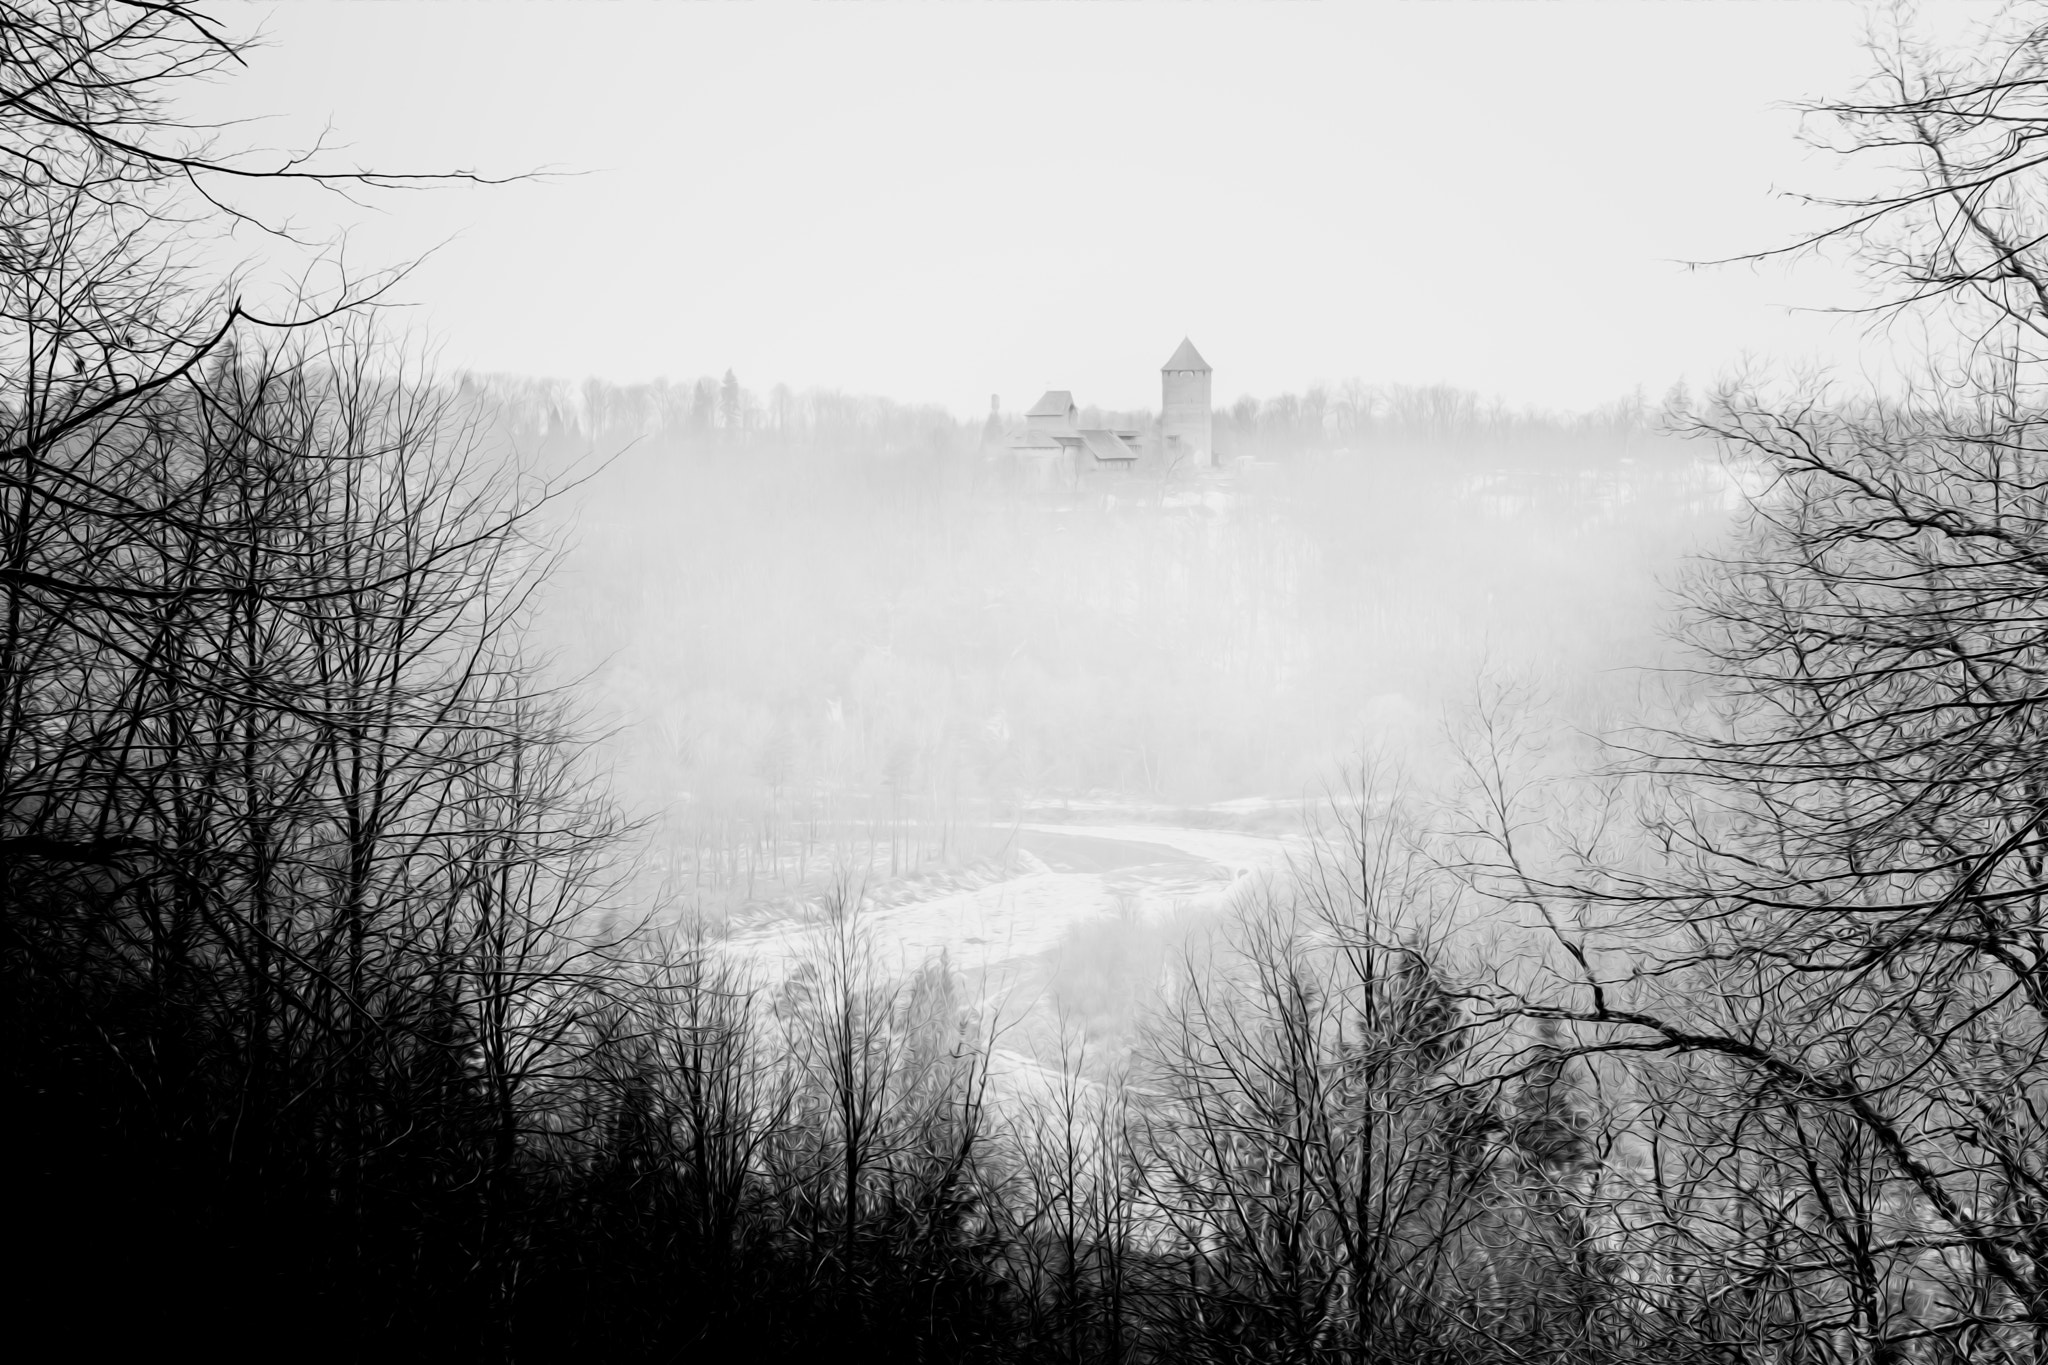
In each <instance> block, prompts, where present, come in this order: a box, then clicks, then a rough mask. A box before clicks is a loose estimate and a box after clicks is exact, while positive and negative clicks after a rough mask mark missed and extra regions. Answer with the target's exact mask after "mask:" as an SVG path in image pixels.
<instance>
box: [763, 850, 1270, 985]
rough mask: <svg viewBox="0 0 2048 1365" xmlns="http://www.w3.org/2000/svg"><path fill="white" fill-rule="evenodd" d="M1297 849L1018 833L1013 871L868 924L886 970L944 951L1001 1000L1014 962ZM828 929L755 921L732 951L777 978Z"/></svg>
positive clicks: (1204, 895)
mask: <svg viewBox="0 0 2048 1365" xmlns="http://www.w3.org/2000/svg"><path fill="white" fill-rule="evenodd" d="M1293 844H1294V841H1292V840H1289V839H1282V838H1279V837H1275V836H1273V835H1266V834H1253V833H1241V832H1238V831H1234V830H1215V829H1189V828H1181V827H1177V826H1172V825H1157V824H1116V825H1097V824H1089V825H1052V824H1028V825H1020V826H1018V828H1017V833H1016V837H1015V840H1014V842H1013V847H1012V849H1011V851H1010V857H1009V860H1008V861H1009V874H1008V875H1004V876H1001V877H1000V879H999V880H995V881H992V882H988V883H987V884H984V885H980V886H973V887H968V888H964V889H939V888H934V889H933V891H932V892H931V894H929V895H918V894H916V893H915V892H913V893H912V894H910V895H909V896H908V897H907V898H906V897H899V896H890V897H887V898H884V899H881V900H880V902H879V903H875V904H870V905H868V906H867V907H866V908H864V909H862V911H861V912H860V924H861V926H862V929H863V932H865V933H866V934H867V935H869V936H870V938H871V941H872V943H873V944H874V947H875V950H876V956H877V960H878V965H880V966H882V967H883V968H884V969H885V970H886V969H895V970H908V969H912V968H915V967H917V966H918V965H919V964H921V963H923V962H925V961H926V960H927V959H929V958H931V957H933V956H935V955H937V954H938V953H940V952H942V951H943V952H945V953H946V954H947V955H948V956H949V957H950V958H951V960H952V962H953V964H954V965H955V966H956V967H958V968H959V969H961V970H962V971H965V972H966V973H967V974H968V976H969V978H970V980H972V979H975V978H979V979H980V980H981V981H982V983H983V985H984V988H985V990H986V991H988V992H990V993H993V992H996V991H999V990H1001V989H1002V988H1003V987H1004V986H1006V985H1008V984H1010V982H1011V981H1012V980H1014V976H1015V973H1014V970H1013V969H1014V968H1015V967H1016V966H1017V964H1019V963H1022V962H1025V961H1029V960H1031V959H1035V958H1039V957H1042V956H1043V955H1045V954H1047V953H1050V952H1052V951H1053V950H1054V949H1056V948H1057V947H1058V946H1059V944H1060V941H1061V940H1062V939H1063V938H1064V937H1065V936H1066V935H1067V933H1068V931H1069V930H1071V929H1072V928H1074V927H1075V926H1076V925H1079V924H1082V923H1084V922H1086V921H1088V920H1090V919H1093V918H1096V917H1099V916H1111V915H1123V916H1127V917H1135V918H1137V919H1138V920H1140V921H1141V922H1143V921H1158V920H1162V919H1164V918H1165V917H1166V916H1168V915H1170V914H1172V913H1173V912H1175V911H1176V910H1184V909H1201V908H1205V907H1207V906H1210V905H1213V904H1215V903H1218V902H1220V901H1221V900H1222V899H1223V898H1224V897H1226V896H1228V895H1229V894H1231V892H1232V890H1233V889H1235V888H1236V886H1237V884H1238V883H1239V882H1240V881H1242V880H1244V879H1245V878H1260V877H1264V876H1266V875H1269V874H1276V873H1278V872H1279V871H1280V870H1281V869H1282V868H1283V867H1284V866H1285V864H1286V861H1287V858H1288V854H1289V852H1290V849H1291V848H1292V847H1293ZM820 932H821V928H820V926H819V925H818V924H817V922H816V921H815V920H810V921H808V922H807V921H805V920H802V919H795V918H792V919H785V920H779V921H775V922H771V923H767V924H758V923H757V924H754V925H752V926H749V927H748V928H746V929H743V930H741V931H740V932H738V933H736V934H735V935H734V936H733V937H732V938H731V940H730V941H729V947H730V950H731V951H732V952H734V953H736V954H738V955H739V956H740V957H741V958H742V959H743V960H745V961H747V962H748V963H749V964H750V965H752V966H753V967H754V968H755V969H756V970H757V971H758V972H760V974H761V975H762V976H763V977H764V978H766V979H769V980H774V979H777V978H779V977H780V976H781V975H782V974H783V973H784V972H786V971H787V970H788V969H789V967H790V966H792V965H794V963H795V962H796V961H797V960H799V959H800V958H801V957H802V956H803V955H804V953H805V952H806V950H807V949H808V947H809V946H810V944H811V943H812V941H813V940H814V939H815V937H816V935H817V934H819V933H820Z"/></svg>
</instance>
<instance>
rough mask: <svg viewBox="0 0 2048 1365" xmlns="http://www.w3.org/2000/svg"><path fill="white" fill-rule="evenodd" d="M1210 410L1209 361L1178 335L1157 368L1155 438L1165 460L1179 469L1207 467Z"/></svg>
mask: <svg viewBox="0 0 2048 1365" xmlns="http://www.w3.org/2000/svg"><path fill="white" fill-rule="evenodd" d="M1212 412H1213V409H1212V408H1211V407H1210V404H1209V362H1208V361H1206V360H1204V359H1202V353H1201V352H1200V351H1197V350H1196V349H1195V343H1194V342H1192V341H1189V340H1188V339H1187V338H1186V337H1182V338H1181V342H1180V349H1179V350H1177V351H1175V352H1174V353H1173V358H1172V359H1171V360H1169V361H1167V362H1166V363H1165V364H1164V365H1161V366H1160V367H1159V438H1160V441H1161V442H1162V444H1163V445H1164V446H1165V450H1164V451H1163V453H1164V455H1165V457H1166V460H1167V463H1169V464H1176V463H1177V464H1179V465H1180V466H1181V467H1182V468H1183V469H1207V468H1209V467H1210V466H1212V465H1214V464H1215V463H1216V446H1215V443H1214V441H1213V440H1212V439H1211V424H1212V420H1213V419H1212Z"/></svg>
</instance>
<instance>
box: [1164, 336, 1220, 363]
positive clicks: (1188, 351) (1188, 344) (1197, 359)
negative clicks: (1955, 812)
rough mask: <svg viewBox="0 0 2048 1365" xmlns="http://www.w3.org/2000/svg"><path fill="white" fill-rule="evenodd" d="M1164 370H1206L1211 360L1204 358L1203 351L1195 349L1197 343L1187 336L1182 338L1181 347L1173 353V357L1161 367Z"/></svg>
mask: <svg viewBox="0 0 2048 1365" xmlns="http://www.w3.org/2000/svg"><path fill="white" fill-rule="evenodd" d="M1159 368H1160V369H1162V370H1206V369H1208V368H1209V362H1208V361H1206V360H1204V359H1202V353H1201V352H1200V351H1198V350H1196V349H1195V343H1194V342H1192V341H1189V340H1188V339H1187V338H1186V337H1182V338H1181V339H1180V349H1179V350H1178V351H1175V352H1174V353H1173V359H1171V360H1169V361H1167V362H1166V363H1165V364H1164V365H1161V366H1160V367H1159Z"/></svg>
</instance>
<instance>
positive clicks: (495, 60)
mask: <svg viewBox="0 0 2048 1365" xmlns="http://www.w3.org/2000/svg"><path fill="white" fill-rule="evenodd" d="M227 13H228V15H229V17H231V18H232V19H235V20H237V21H242V20H246V21H247V26H248V27H249V28H251V29H253V28H255V27H257V26H258V25H259V24H260V26H261V28H262V29H263V30H264V32H265V33H266V34H267V35H268V39H269V43H270V45H269V46H268V48H267V49H265V50H263V51H261V52H259V53H257V54H256V55H255V57H254V58H253V64H252V67H251V69H250V70H249V71H248V72H247V73H245V74H243V75H241V76H239V77H237V78H236V79H234V80H232V81H230V82H227V83H224V84H223V85H221V86H220V87H219V88H218V89H217V90H215V91H213V92H210V93H209V94H208V96H207V97H206V102H205V106H204V107H205V109H206V110H208V111H212V112H232V113H237V114H242V115H250V116H255V115H275V116H276V117H274V118H272V119H271V120H270V121H269V122H267V123H265V124H263V125H261V126H259V127H258V128H257V129H254V130H247V131H245V133H244V134H243V136H245V137H247V138H250V139H252V140H255V141H258V142H262V143H266V144H271V145H289V144H291V143H293V142H297V141H303V140H305V139H307V138H309V137H311V136H314V135H316V134H318V133H319V131H320V129H321V127H322V125H323V124H331V125H332V128H333V139H334V141H335V142H337V143H338V144H341V145H343V146H345V147H346V149H347V155H348V156H349V157H351V158H353V159H356V160H358V161H360V162H362V163H365V164H372V165H377V166H379V167H397V168H430V169H432V168H444V167H449V166H473V167H475V168H477V169H480V170H485V171H492V172H511V171H519V170H525V169H530V168H535V167H543V166H546V167H555V168H561V169H566V170H573V171H579V172H583V174H580V175H575V176H568V177H563V178H559V179H554V180H552V181H549V182H546V183H536V184H524V185H515V186H509V187H500V188H494V189H488V190H440V191H433V192H428V193H421V194H408V195H402V196H397V197H394V198H388V199H386V200H384V201H382V204H383V211H382V212H381V213H379V214H376V215H370V216H366V217H363V219H362V221H361V222H360V224H359V225H358V226H357V227H356V228H355V229H354V230H353V234H352V237H351V242H350V247H349V254H350V256H351V258H352V259H354V260H356V261H359V262H378V263H388V262H391V261H394V260H398V259H401V258H404V257H407V256H410V255H414V254H417V253H419V252H421V251H424V250H426V249H428V248H430V247H433V246H435V245H436V244H440V243H446V245H445V246H443V247H442V249H441V250H439V251H438V252H437V253H436V254H435V255H434V256H433V257H432V258H431V259H429V260H428V261H427V262H426V263H425V264H424V265H423V266H422V267H421V268H420V269H419V271H418V272H417V273H416V274H415V275H414V276H413V277H412V278H411V279H410V280H409V281H408V282H407V284H406V285H405V295H406V297H407V298H408V299H409V300H411V301H414V302H416V303H417V304H418V305H419V307H418V309H417V312H416V313H415V314H414V319H415V320H416V321H417V322H418V323H420V324H422V325H424V326H425V327H426V328H427V329H428V330H430V331H431V333H432V334H433V335H434V337H435V338H436V339H437V341H438V344H439V346H440V354H441V357H442V361H443V363H444V364H445V365H447V366H449V367H466V368H476V369H482V370H505V371H515V372H521V373H527V374H535V375H553V376H560V377H565V378H581V377H582V376H585V375H591V374H595V375H601V376H605V377H608V378H612V379H617V380H622V381H623V380H637V379H647V378H652V377H655V376H657V375H664V374H665V375H668V376H670V377H673V378H690V377H694V376H697V375H700V374H706V373H718V372H721V371H723V370H724V369H725V368H726V367H727V366H728V365H730V366H732V367H733V368H734V369H736V370H737V372H738V373H739V375H740V378H741V380H742V381H743V382H744V383H746V384H747V385H748V386H749V387H750V388H753V389H756V390H758V391H765V390H766V389H767V388H768V387H769V386H771V385H772V384H773V383H775V382H776V381H777V380H783V381H786V382H789V383H790V384H792V385H794V386H796V387H799V388H802V387H808V386H811V385H823V386H829V387H837V388H842V389H847V390H851V391H859V392H871V393H884V394H889V395H892V396H895V397H898V398H902V399H906V400H927V401H939V402H943V403H946V404H947V405H949V406H951V407H953V408H955V409H956V410H958V411H960V412H962V413H974V412H978V411H981V410H983V409H985V407H986V405H987V402H988V395H989V394H990V393H991V392H996V393H1000V394H1001V395H1002V396H1003V399H1004V402H1005V404H1006V406H1010V407H1013V408H1020V407H1022V406H1024V405H1026V404H1028V403H1029V402H1030V401H1031V400H1032V399H1033V398H1035V397H1036V396H1037V393H1038V392H1039V391H1040V390H1041V389H1043V388H1045V387H1047V386H1048V385H1053V386H1058V387H1065V388H1071V389H1073V390H1074V391H1075V393H1076V396H1077V398H1079V399H1080V400H1081V401H1082V402H1084V403H1089V402H1095V403H1102V404H1105V405H1110V406H1131V407H1143V406H1152V405H1154V404H1156V402H1157V399H1158V367H1159V364H1160V362H1161V361H1163V360H1164V359H1165V358H1166V357H1167V355H1168V354H1169V353H1170V352H1171V351H1172V350H1173V348H1174V346H1175V345H1176V344H1177V343H1178V342H1179V340H1180V338H1181V336H1182V334H1183V333H1186V334H1189V335H1191V336H1192V337H1193V338H1194V340H1195V343H1196V345H1197V346H1199V347H1200V348H1201V350H1202V352H1203V354H1204V355H1205V356H1206V357H1207V358H1208V360H1209V362H1210V363H1211V364H1212V365H1213V366H1214V367H1215V369H1216V393H1217V398H1218V401H1219V402H1221V403H1227V402H1228V401H1230V400H1231V399H1233V398H1235V397H1236V396H1237V395H1239V394H1241V393H1246V392H1250V393H1255V394H1258V395H1261V396H1264V395H1268V394H1272V393H1276V392H1279V391H1281V390H1284V389H1295V390H1299V389H1301V388H1303V387H1305V386H1306V385H1308V384H1310V383H1312V382H1315V381H1318V380H1323V381H1332V382H1334V381H1341V380H1343V379H1345V378H1349V377H1357V378H1361V379H1364V380H1367V381H1404V382H1431V381H1437V380H1448V381H1451V382H1454V383H1458V384H1463V385H1467V386H1470V387H1473V388H1477V389H1480V390H1482V391H1485V392H1488V393H1498V394H1501V395H1503V396H1505V397H1506V398H1508V399H1509V400H1510V401H1513V402H1517V403H1533V404H1540V405H1545V406H1555V407H1577V406H1585V405H1590V404H1593V403H1597V402H1601V401H1604V400H1606V399H1609V398H1612V397H1614V396H1616V395H1618V394H1620V393H1622V392H1625V391H1626V390H1628V389H1629V388H1631V387H1633V386H1634V385H1636V384H1638V383H1641V384H1643V385H1645V386H1646V387H1647V388H1649V390H1650V391H1651V393H1652V395H1653V396H1654V395H1655V394H1657V393H1659V392H1661V391H1662V389H1663V388H1664V387H1665V386H1666V385H1668V384H1669V383H1670V382H1671V381H1672V380H1673V379H1674V378H1676V377H1678V376H1679V375H1681V374H1683V375H1686V376H1688V377H1689V378H1690V379H1691V380H1692V381H1693V382H1694V383H1695V384H1696V385H1697V384H1699V383H1701V382H1703V381H1706V380H1710V379H1711V378H1712V377H1713V375H1714V374H1715V373H1716V372H1718V371H1721V370H1723V369H1725V368H1727V367H1728V366H1730V365H1731V364H1733V363H1735V362H1736V361H1737V360H1738V358H1739V357H1740V356H1741V355H1742V354H1743V353H1744V352H1745V351H1747V352H1750V353H1753V354H1755V355H1759V356H1764V357H1772V358H1779V359H1786V360H1791V359H1799V358H1805V357H1814V356H1818V357H1821V358H1823V359H1825V360H1829V361H1832V362H1834V363H1837V364H1842V365H1847V366H1850V367H1852V368H1853V367H1854V366H1855V365H1856V364H1858V363H1859V362H1858V361H1857V360H1856V358H1855V356H1856V349H1857V346H1858V344H1859V339H1858V334H1857V332H1856V330H1855V329H1854V327H1853V326H1850V325H1846V324H1843V323H1840V322H1837V321H1834V320H1831V319H1823V318H1818V317H1814V316H1810V315H1797V314H1794V313H1791V312H1789V311H1788V306H1789V305H1795V304H1812V303H1821V302H1826V301H1828V300H1829V299H1832V298H1840V297H1843V295H1842V294H1841V293H1840V288H1841V286H1840V284H1839V281H1838V279H1837V278H1836V277H1834V276H1833V275H1831V274H1829V273H1828V272H1827V271H1825V270H1824V269H1818V268H1816V269H1809V270H1806V271H1803V272H1801V273H1796V274H1788V273H1786V272H1785V271H1782V270H1779V269H1767V270H1762V271H1757V270H1752V269H1750V268H1747V267H1736V268H1724V269H1720V270H1715V271H1709V272H1703V273H1702V272H1688V271H1686V270H1684V269H1682V268H1681V267H1680V266H1679V265H1678V264H1677V262H1679V261H1681V260H1684V259H1687V258H1703V257H1714V256H1722V255H1729V254H1733V253H1738V252H1742V251H1746V250H1753V249H1757V248H1762V247H1768V246H1774V245H1777V244H1779V243H1781V242H1783V241H1785V240H1787V239H1788V237H1789V236H1790V235H1791V234H1792V233H1793V232H1794V231H1795V230H1796V228H1797V227H1798V225H1799V224H1800V223H1801V222H1802V221H1807V220H1806V218H1805V217H1804V216H1803V211H1802V210H1799V209H1798V208H1797V207H1796V206H1795V205H1793V204H1791V203H1790V202H1788V201H1787V200H1786V199H1784V198H1783V197H1782V195H1781V194H1779V192H1780V191H1783V190H1788V189H1806V190H1814V191H1820V192H1826V191H1829V190H1831V189H1838V188H1840V187H1841V186H1842V185H1843V183H1844V181H1843V180H1842V178H1841V177H1842V175H1843V172H1842V171H1841V169H1840V168H1839V166H1838V165H1837V164H1836V163H1834V162H1833V161H1832V160H1831V159H1829V158H1826V157H1820V156H1815V155H1813V154H1811V153H1809V152H1807V151H1805V150H1804V149H1803V148H1802V147H1800V146H1799V145H1798V144H1797V143H1796V142H1795V141H1794V139H1793V131H1794V127H1795V122H1796V120H1795V116H1794V115H1793V114H1792V113H1791V112H1790V111H1789V110H1787V109H1786V108H1784V107H1783V106H1784V104H1785V103H1786V102H1788V101H1793V100H1797V99H1800V98H1802V97H1808V96H1817V95H1824V94H1828V93H1832V92H1838V91H1842V90H1844V89H1846V88H1847V87H1848V86H1849V85H1850V84H1851V83H1852V82H1853V81H1854V80H1855V79H1856V78H1857V76H1858V75H1859V74H1860V73H1861V72H1862V70H1863V56H1862V54H1861V52H1860V51H1859V49H1858V46H1857V42H1858V38H1859V35H1860V33H1861V31H1862V28H1863V25H1864V23H1865V20H1866V17H1867V14H1868V10H1867V9H1866V8H1865V7H1864V6H1861V5H1853V4H1847V3H1815V4H1780V3H1758V4H1734V3H1728V4H1640V5H1637V4H1585V3H1566V4H1543V5H1536V4H1527V5H1522V4H1516V5H1509V4H1441V5H1436V4H1431V5H1421V4H1415V5H1408V4H1384V5H1382V4H1363V3H1333V4H1324V5H1308V4H1300V5H1263V4H1249V3H1229V2H1225V3H1194V4H1173V3H1156V2H1152V0H1139V2H1138V3H1130V4H1108V3H1099V4H1076V3H987V2H983V3H951V4H937V3H922V4H919V3H892V4H879V5H869V4H858V5H857V4H820V5H809V4H788V3H758V4H753V5H732V4H670V5H661V6H653V5H643V4H621V5H613V6H604V7H598V6H561V5H540V4H534V5H522V4H488V5H485V4H440V5H432V6H425V5H326V4H314V3H293V4H286V5H276V6H262V5H250V6H247V7H245V8H242V9H238V10H230V11H228V12H227ZM346 209H347V206H346V205H343V204H337V203H334V202H331V201H330V202H327V203H324V204H322V205H319V206H317V207H315V208H313V209H312V211H313V212H315V213H317V214H326V215H330V216H331V215H335V214H337V213H340V212H341V211H343V210H346ZM309 221H310V220H309Z"/></svg>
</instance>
